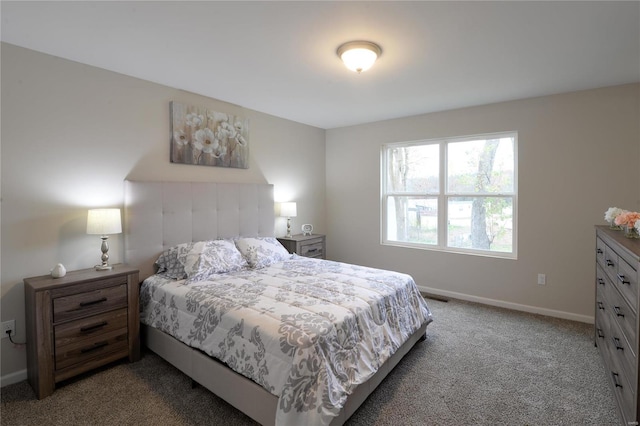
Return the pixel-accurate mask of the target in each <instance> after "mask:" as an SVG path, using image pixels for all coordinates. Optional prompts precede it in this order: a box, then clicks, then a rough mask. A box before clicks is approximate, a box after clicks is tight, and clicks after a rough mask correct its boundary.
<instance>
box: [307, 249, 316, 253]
mask: <svg viewBox="0 0 640 426" xmlns="http://www.w3.org/2000/svg"><path fill="white" fill-rule="evenodd" d="M317 251H318V249H317V248H315V249H310V250H307V253H315V252H317Z"/></svg>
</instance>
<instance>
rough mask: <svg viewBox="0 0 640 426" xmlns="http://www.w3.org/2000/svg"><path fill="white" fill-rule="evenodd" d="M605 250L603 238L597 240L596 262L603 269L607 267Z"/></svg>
mask: <svg viewBox="0 0 640 426" xmlns="http://www.w3.org/2000/svg"><path fill="white" fill-rule="evenodd" d="M605 250H606V244H605V242H604V241H602V239H601V238H596V262H597V264H599V265H600V266H602V267H603V268H604V267H605V259H604V256H605Z"/></svg>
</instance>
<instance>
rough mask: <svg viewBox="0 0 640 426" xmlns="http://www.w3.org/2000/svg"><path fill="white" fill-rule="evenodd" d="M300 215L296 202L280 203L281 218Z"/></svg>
mask: <svg viewBox="0 0 640 426" xmlns="http://www.w3.org/2000/svg"><path fill="white" fill-rule="evenodd" d="M297 214H298V211H297V206H296V203H295V202H288V203H280V216H283V217H296V215H297Z"/></svg>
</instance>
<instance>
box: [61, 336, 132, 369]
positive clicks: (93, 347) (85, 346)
mask: <svg viewBox="0 0 640 426" xmlns="http://www.w3.org/2000/svg"><path fill="white" fill-rule="evenodd" d="M127 338H128V335H127V329H126V327H125V328H121V329H118V330H114V331H111V332H109V333H104V334H100V335H97V336H93V337H91V338H89V339H84V340H78V341H75V342H74V343H72V344H69V345H66V346H63V347H61V348H60V349H56V356H55V360H56V370H61V369H63V368H67V367H71V366H73V365H76V364H80V363H84V362H87V361H88V360H90V359H92V358H95V357H103V356H105V355H107V354H110V353H113V352H121V353H122V356H123V357H125V356H127V354H128V352H129V347H128V344H127Z"/></svg>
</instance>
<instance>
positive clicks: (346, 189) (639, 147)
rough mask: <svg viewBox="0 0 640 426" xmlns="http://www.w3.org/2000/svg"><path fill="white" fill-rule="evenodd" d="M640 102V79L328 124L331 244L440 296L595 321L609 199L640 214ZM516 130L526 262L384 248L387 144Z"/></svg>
mask: <svg viewBox="0 0 640 426" xmlns="http://www.w3.org/2000/svg"><path fill="white" fill-rule="evenodd" d="M639 102H640V85H638V84H634V85H623V86H616V87H611V88H604V89H598V90H589V91H582V92H574V93H568V94H561V95H556V96H547V97H541V98H534V99H525V100H519V101H513V102H505V103H499V104H493V105H485V106H479V107H473V108H466V109H460V110H455V111H445V112H440V113H433V114H425V115H420V116H414V117H406V118H401V119H395V120H389V121H383V122H376V123H371V124H367V125H361V126H353V127H347V128H341V129H333V130H328V131H327V137H326V153H327V162H326V176H327V208H326V211H327V226H328V228H327V229H328V235H329V237H328V239H327V247H328V249H327V251H328V252H329V253H330V255H331V257H332V258H334V259H339V260H341V261H346V262H351V263H356V264H363V265H372V266H376V267H381V268H388V269H395V270H400V271H403V272H406V273H409V274H411V275H413V277H414V278H415V280H416V282H417V283H418V285H419V286H420V287H421V288H423V289H424V290H427V291H431V292H432V293H436V294H441V295H450V296H455V297H461V298H463V299H469V300H476V301H480V302H484V303H490V304H495V305H501V306H507V307H512V308H517V309H521V310H527V311H533V312H541V313H545V314H549V315H554V316H559V317H565V318H572V319H576V320H581V321H586V322H589V321H592V320H593V304H594V270H595V267H594V244H595V238H594V229H593V225H594V224H604V219H603V217H604V212H605V210H606V209H607V208H608V207H610V206H618V207H621V208H626V209H629V210H636V211H638V210H640V167H639V164H640V129H639V126H640V108H639ZM511 130H515V131H517V132H518V135H519V137H518V150H519V164H518V179H519V214H518V223H519V229H518V240H519V242H518V259H517V260H505V259H496V258H490V257H479V256H469V255H459V254H453V253H443V252H437V251H428V250H417V249H407V248H399V247H390V246H382V245H381V244H380V148H381V145H382V144H383V143H386V142H396V141H412V140H419V139H431V138H438V137H444V136H463V135H473V134H481V133H491V132H501V131H511ZM538 273H544V274H547V284H546V286H540V285H538V284H537V274H538ZM436 320H437V319H436Z"/></svg>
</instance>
